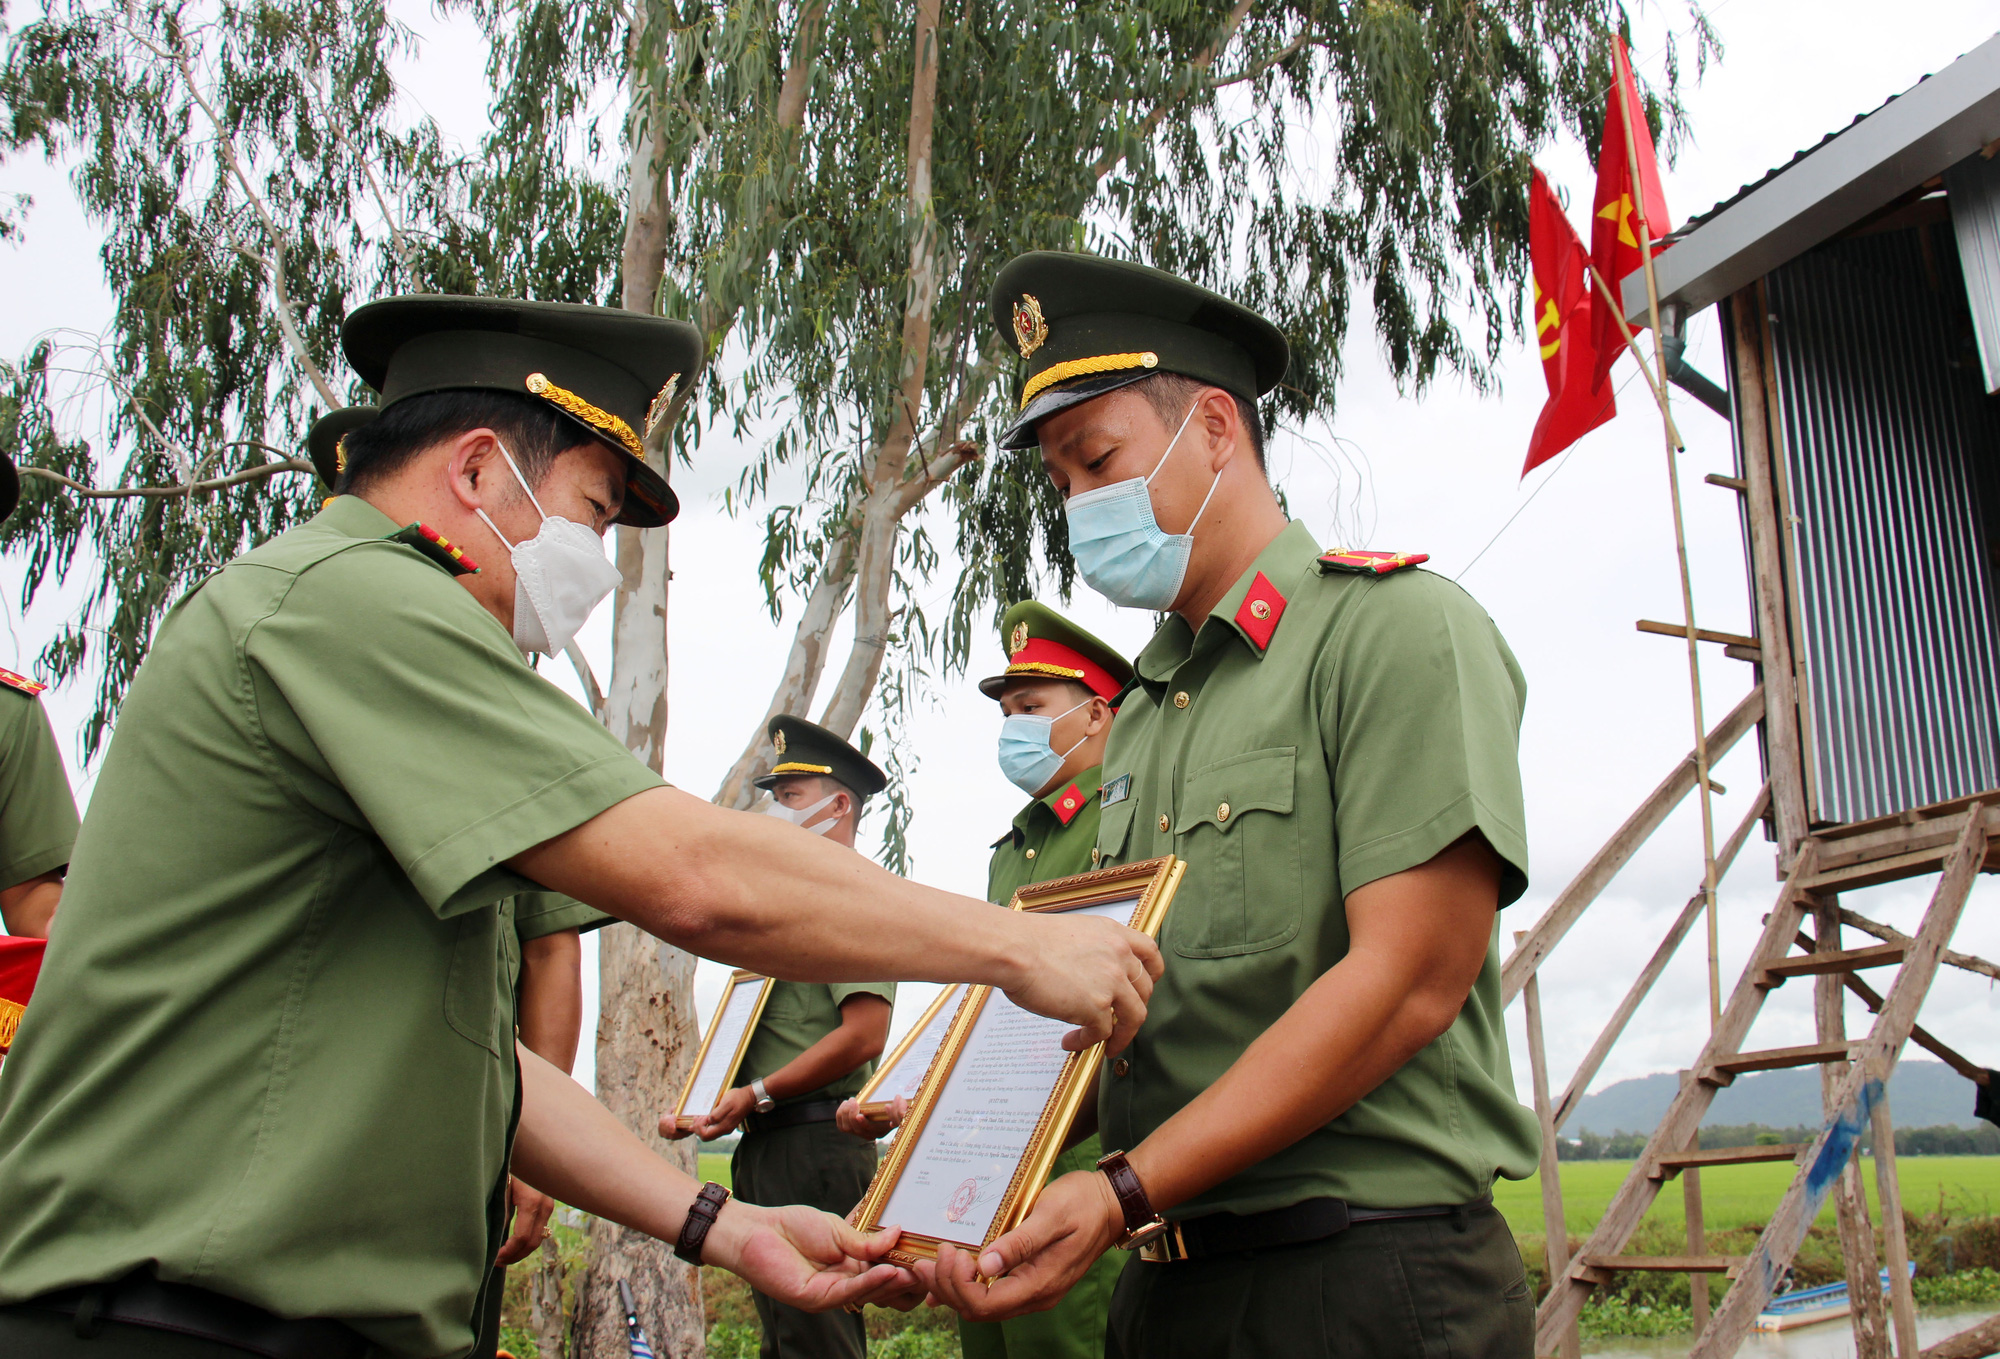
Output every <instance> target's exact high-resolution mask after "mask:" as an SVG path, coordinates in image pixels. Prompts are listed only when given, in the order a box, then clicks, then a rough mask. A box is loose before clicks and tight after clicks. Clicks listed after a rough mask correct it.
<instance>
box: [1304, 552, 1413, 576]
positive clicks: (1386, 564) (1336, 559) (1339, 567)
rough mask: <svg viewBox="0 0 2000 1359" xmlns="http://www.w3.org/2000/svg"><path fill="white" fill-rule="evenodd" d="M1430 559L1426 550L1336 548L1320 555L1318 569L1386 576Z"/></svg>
mask: <svg viewBox="0 0 2000 1359" xmlns="http://www.w3.org/2000/svg"><path fill="white" fill-rule="evenodd" d="M1430 559H1431V554H1430V553H1428V552H1370V551H1367V550H1366V549H1362V548H1356V549H1355V550H1354V551H1352V552H1344V551H1340V550H1338V549H1336V550H1335V551H1332V552H1328V553H1325V554H1324V555H1322V556H1321V557H1320V559H1319V569H1320V570H1321V571H1322V572H1325V573H1332V572H1334V571H1346V572H1349V573H1350V574H1353V575H1357V576H1386V575H1388V574H1389V573H1390V572H1392V571H1400V570H1402V569H1403V568H1404V567H1406V566H1422V565H1423V564H1424V563H1425V562H1427V561H1429V560H1430Z"/></svg>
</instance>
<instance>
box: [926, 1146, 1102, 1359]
mask: <svg viewBox="0 0 2000 1359" xmlns="http://www.w3.org/2000/svg"><path fill="white" fill-rule="evenodd" d="M1103 1154H1104V1151H1103V1149H1102V1148H1101V1147H1100V1146H1099V1145H1098V1141H1097V1139H1096V1138H1095V1137H1088V1138H1085V1139H1084V1140H1083V1141H1081V1142H1079V1143H1077V1144H1076V1145H1075V1146H1073V1147H1071V1148H1070V1149H1069V1150H1068V1151H1066V1152H1064V1153H1063V1154H1062V1155H1060V1156H1058V1157H1057V1158H1056V1163H1055V1165H1054V1166H1052V1167H1050V1169H1049V1178H1050V1179H1051V1180H1053V1179H1056V1178H1057V1177H1058V1176H1062V1175H1067V1174H1069V1173H1070V1172H1071V1171H1072V1170H1095V1169H1096V1168H1097V1158H1098V1157H1100V1156H1102V1155H1103ZM1124 1263H1125V1253H1124V1252H1123V1251H1111V1252H1109V1253H1108V1254H1106V1255H1105V1256H1104V1257H1103V1258H1102V1259H1100V1260H1099V1261H1098V1262H1097V1263H1096V1264H1094V1265H1092V1266H1091V1267H1090V1272H1089V1273H1087V1274H1085V1275H1084V1276H1083V1277H1082V1278H1081V1279H1078V1280H1077V1281H1076V1286H1075V1287H1074V1288H1072V1289H1070V1290H1069V1292H1068V1293H1065V1294H1064V1295H1063V1300H1062V1301H1061V1302H1059V1303H1057V1304H1056V1305H1055V1306H1054V1307H1052V1308H1050V1309H1049V1310H1048V1311H1046V1312H1035V1313H1031V1314H1030V1315H1028V1316H1024V1317H1015V1318H1014V1319H1013V1320H1012V1321H966V1320H965V1319H963V1318H960V1320H959V1323H958V1343H959V1347H960V1348H961V1349H963V1350H964V1351H965V1359H1043V1356H1047V1359H1102V1356H1103V1354H1104V1318H1105V1314H1106V1312H1107V1311H1108V1310H1109V1308H1110V1306H1111V1290H1112V1287H1113V1286H1114V1285H1115V1284H1116V1283H1117V1282H1118V1271H1119V1269H1120V1268H1121V1267H1122V1266H1123V1265H1124Z"/></svg>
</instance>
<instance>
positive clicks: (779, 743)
mask: <svg viewBox="0 0 2000 1359" xmlns="http://www.w3.org/2000/svg"><path fill="white" fill-rule="evenodd" d="M771 749H772V750H774V751H776V752H777V753H778V754H780V755H782V754H784V753H785V733H783V732H782V731H779V732H773V733H772V734H771Z"/></svg>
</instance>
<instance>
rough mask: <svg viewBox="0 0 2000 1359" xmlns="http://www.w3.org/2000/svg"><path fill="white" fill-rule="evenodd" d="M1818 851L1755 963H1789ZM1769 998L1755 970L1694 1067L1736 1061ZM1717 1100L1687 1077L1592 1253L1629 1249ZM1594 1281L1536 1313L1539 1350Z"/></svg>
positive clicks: (1810, 847) (1557, 1290)
mask: <svg viewBox="0 0 2000 1359" xmlns="http://www.w3.org/2000/svg"><path fill="white" fill-rule="evenodd" d="M1818 852H1819V848H1818V845H1817V843H1816V842H1814V841H1812V840H1810V839H1808V840H1805V841H1802V842H1801V843H1800V845H1799V852H1798V854H1797V855H1796V856H1795V857H1794V859H1793V861H1792V867H1791V872H1790V874H1789V875H1788V876H1787V877H1786V879H1785V884H1784V886H1783V888H1782V889H1780V891H1779V893H1778V899H1777V902H1776V903H1775V904H1774V905H1773V906H1772V907H1771V912H1770V914H1769V915H1767V916H1766V917H1765V918H1764V929H1763V932H1762V933H1761V934H1760V935H1759V936H1758V938H1757V943H1756V945H1755V946H1754V947H1753V949H1752V950H1751V953H1750V956H1751V958H1752V959H1753V960H1754V959H1764V958H1782V957H1784V955H1785V953H1786V952H1787V951H1788V950H1789V949H1790V947H1791V939H1792V936H1793V934H1795V933H1796V932H1797V929H1798V923H1799V917H1800V915H1801V914H1802V912H1803V910H1804V906H1803V903H1802V902H1801V899H1800V888H1799V884H1800V883H1801V882H1802V881H1803V880H1804V879H1805V878H1807V877H1809V876H1810V875H1811V874H1812V871H1813V864H1814V861H1815V856H1816V855H1817V854H1818ZM1766 994H1767V993H1766V992H1764V991H1763V990H1761V989H1759V988H1758V987H1757V986H1755V985H1753V984H1752V981H1751V978H1750V975H1749V972H1748V971H1747V970H1746V972H1745V973H1744V975H1743V976H1742V977H1741V978H1739V979H1738V980H1737V983H1736V988H1735V990H1734V991H1732V992H1731V993H1730V997H1729V1003H1728V1004H1727V1005H1726V1006H1724V1007H1723V1010H1722V1018H1721V1020H1720V1021H1719V1022H1717V1024H1716V1025H1715V1027H1714V1029H1713V1030H1712V1031H1711V1032H1710V1033H1709V1035H1708V1041H1707V1043H1705V1044H1703V1046H1702V1050H1701V1055H1700V1056H1699V1057H1698V1058H1696V1060H1695V1069H1696V1070H1701V1069H1703V1068H1704V1067H1707V1066H1710V1065H1712V1064H1713V1063H1715V1062H1716V1061H1717V1060H1719V1059H1721V1058H1724V1057H1729V1056H1733V1055H1734V1054H1735V1053H1736V1051H1737V1049H1739V1048H1741V1047H1742V1046H1743V1036H1744V1035H1745V1034H1746V1033H1748V1032H1749V1031H1750V1025H1751V1024H1752V1023H1753V1022H1754V1021H1755V1020H1756V1018H1757V1013H1758V1011H1759V1010H1761V1009H1762V1008H1763V1006H1764V998H1765V996H1766ZM1714 1102H1715V1086H1713V1085H1711V1084H1709V1083H1707V1082H1704V1081H1697V1080H1693V1079H1683V1081H1682V1082H1681V1088H1680V1093H1679V1094H1677V1095H1675V1096H1674V1102H1673V1103H1672V1104H1671V1105H1669V1106H1668V1108H1667V1112H1666V1116H1665V1117H1663V1118H1662V1119H1661V1120H1660V1123H1659V1126H1658V1127H1656V1128H1654V1129H1653V1135H1652V1137H1651V1138H1649V1139H1648V1140H1647V1142H1646V1146H1645V1150H1643V1151H1642V1152H1641V1153H1640V1154H1639V1159H1638V1160H1637V1161H1635V1162H1633V1164H1632V1169H1631V1170H1630V1171H1629V1172H1628V1173H1627V1174H1626V1176H1625V1182H1624V1183H1623V1184H1621V1185H1620V1186H1619V1187H1618V1192H1617V1193H1616V1194H1614V1195H1612V1196H1611V1203H1610V1205H1609V1206H1608V1207H1607V1208H1606V1209H1605V1210H1604V1214H1603V1216H1602V1217H1600V1218H1599V1219H1598V1222H1597V1230H1595V1231H1593V1232H1592V1233H1591V1234H1590V1239H1589V1240H1588V1241H1586V1242H1585V1243H1584V1246H1583V1250H1582V1251H1581V1252H1579V1253H1580V1254H1585V1255H1613V1254H1616V1253H1617V1252H1618V1251H1620V1250H1622V1249H1623V1248H1624V1246H1625V1244H1626V1243H1627V1242H1629V1241H1630V1240H1631V1239H1632V1233H1633V1232H1634V1231H1635V1230H1636V1229H1637V1228H1638V1226H1639V1222H1640V1219H1642V1218H1644V1217H1645V1215H1646V1210H1647V1209H1648V1208H1650V1207H1652V1206H1653V1200H1654V1198H1655V1197H1657V1196H1658V1194H1659V1192H1660V1181H1659V1180H1657V1179H1655V1178H1653V1175H1652V1167H1654V1166H1655V1165H1657V1164H1659V1162H1660V1160H1661V1158H1662V1157H1666V1156H1673V1155H1677V1154H1679V1153H1681V1152H1684V1151H1686V1150H1687V1146H1688V1142H1689V1141H1690V1140H1691V1139H1692V1138H1693V1137H1694V1134H1695V1130H1696V1129H1698V1128H1699V1127H1700V1126H1701V1119H1702V1115H1703V1114H1705V1113H1707V1112H1708V1109H1709V1106H1710V1105H1711V1104H1713V1103H1714ZM1595 1282H1596V1281H1595V1280H1592V1279H1578V1278H1577V1277H1576V1273H1575V1270H1574V1269H1572V1270H1571V1274H1570V1278H1569V1279H1568V1280H1566V1281H1564V1282H1563V1283H1561V1284H1560V1285H1557V1286H1552V1287H1551V1288H1550V1289H1549V1292H1548V1295H1547V1296H1546V1297H1544V1298H1543V1299H1542V1304H1541V1306H1540V1307H1538V1308H1537V1309H1536V1310H1535V1344H1536V1346H1537V1349H1538V1352H1540V1353H1548V1352H1549V1351H1550V1350H1552V1349H1554V1348H1555V1342H1556V1338H1557V1337H1558V1336H1560V1335H1561V1334H1562V1332H1563V1330H1564V1328H1565V1327H1567V1326H1568V1325H1569V1323H1570V1321H1571V1320H1572V1319H1574V1318H1576V1317H1577V1316H1579V1315H1580V1314H1581V1313H1582V1311H1583V1302H1584V1299H1585V1298H1586V1297H1588V1296H1589V1294H1590V1286H1591V1285H1592V1284H1593V1283H1595Z"/></svg>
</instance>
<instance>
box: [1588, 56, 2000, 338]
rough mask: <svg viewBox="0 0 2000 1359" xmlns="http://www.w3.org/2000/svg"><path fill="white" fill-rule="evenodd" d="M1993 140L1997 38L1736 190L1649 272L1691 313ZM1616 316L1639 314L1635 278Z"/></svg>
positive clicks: (1997, 122)
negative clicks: (1654, 273) (1623, 305)
mask: <svg viewBox="0 0 2000 1359" xmlns="http://www.w3.org/2000/svg"><path fill="white" fill-rule="evenodd" d="M1995 139H2000V36H1995V37H1993V38H1989V39H1988V40H1987V41H1985V42H1983V43H1981V44H1980V45H1979V46H1978V47H1975V48H1973V49H1972V50H1971V51H1970V52H1967V53H1966V54H1965V55H1964V56H1962V57H1960V58H1959V59H1958V60H1957V61H1954V62H1952V63H1951V64H1950V65H1949V66H1946V67H1944V68H1943V69H1942V70H1939V71H1936V72H1934V73H1932V74H1931V75H1928V76H1925V77H1924V78H1923V79H1922V80H1920V81H1918V82H1917V83H1916V84H1915V85H1912V86H1911V87H1910V88H1909V89H1907V90H1905V91H1903V92H1902V93H1901V94H1899V95H1897V96H1896V97H1894V98H1893V99H1889V100H1886V101H1884V102H1883V103H1882V104H1880V105H1878V106H1877V107H1876V108H1874V109H1872V110H1870V111H1869V112H1867V113H1865V114H1863V115H1861V116H1860V117H1858V118H1856V119H1855V120H1854V121H1853V122H1851V123H1849V124H1848V125H1847V126H1846V127H1844V128H1841V129H1840V130H1839V131H1838V132H1835V133H1832V134H1831V135H1829V136H1827V137H1825V138H1822V139H1821V140H1820V141H1819V142H1818V143H1816V144H1815V145H1813V146H1810V147H1808V148H1806V149H1805V150H1803V151H1801V152H1799V153H1798V154H1797V155H1796V156H1793V157H1792V158H1791V159H1790V160H1789V161H1787V162H1785V163H1784V164H1783V165H1781V166H1778V167H1777V168H1776V169H1774V170H1772V171H1771V172H1770V173H1769V174H1767V175H1765V176H1764V177H1763V178H1762V179H1760V180H1758V181H1757V182H1756V183H1754V184H1746V185H1744V186H1743V188H1742V189H1740V190H1739V191H1738V192H1737V193H1735V194H1734V195H1732V196H1731V197H1729V198H1727V199H1724V200H1723V201H1722V202H1720V203H1717V204H1716V205H1715V206H1714V207H1712V208H1710V209H1709V210H1708V211H1707V212H1705V213H1703V214H1702V215H1701V216H1699V217H1697V218H1695V219H1694V220H1692V221H1691V222H1689V223H1688V224H1687V225H1686V226H1684V227H1682V228H1681V230H1679V231H1678V232H1675V233H1674V235H1673V236H1672V237H1671V238H1670V239H1671V240H1672V241H1673V248H1672V249H1671V250H1668V251H1666V252H1664V253H1663V254H1662V255H1661V256H1660V258H1659V263H1658V266H1657V269H1656V272H1657V274H1658V276H1659V284H1660V300H1661V302H1662V303H1678V304H1680V305H1681V306H1683V307H1685V308H1686V309H1687V310H1688V311H1690V312H1695V311H1699V310H1701V309H1702V308H1703V307H1706V306H1708V305H1709V304H1711V303H1713V302H1716V301H1719V300H1720V299H1722V298H1724V297H1726V296H1728V295H1729V294H1731V293H1733V292H1735V291H1736V290H1737V289H1739V288H1741V287H1743V286H1745V285H1746V284H1748V283H1751V282H1753V281H1754V280H1756V279H1758V278H1761V277H1762V276H1763V275H1765V274H1767V273H1769V272H1770V271H1771V270H1773V269H1775V268H1777V267H1778V266H1779V265H1781V264H1784V263H1785V262H1786V261H1788V260H1792V259H1795V258H1797V257H1798V256H1799V255H1801V254H1803V253H1805V252H1806V251H1808V250H1810V249H1812V248H1813V247H1814V246H1816V245H1819V244H1821V243H1822V242H1824V241H1826V240H1829V239H1831V238H1832V237H1834V236H1836V235H1838V234H1839V233H1840V232H1841V231H1843V230H1845V229H1846V228H1848V227H1850V226H1852V225H1853V224H1854V223H1856V222H1858V221H1860V220H1861V219H1862V218H1864V217H1866V216H1867V215H1868V214H1869V213H1871V212H1873V211H1875V210H1876V209H1878V208H1880V207H1882V206H1884V205H1885V204H1887V203H1889V202H1890V201H1892V200H1893V199H1895V198H1897V197H1899V196H1900V195H1902V194H1904V193H1907V192H1908V191H1909V190H1910V189H1913V188H1915V187H1916V186H1918V185H1919V184H1922V183H1923V182H1924V181H1925V180H1927V179H1929V178H1931V177H1932V176H1933V175H1938V174H1942V173H1943V172H1944V171H1945V170H1946V169H1947V168H1949V167H1950V166H1952V165H1955V164H1957V163H1958V162H1959V161H1961V160H1963V159H1965V157H1967V156H1969V155H1971V154H1973V153H1974V152H1976V151H1978V150H1979V149H1980V148H1981V147H1983V146H1985V145H1986V144H1988V143H1989V142H1992V141H1994V140H1995ZM1623 288H1624V297H1623V300H1624V303H1625V310H1626V315H1627V316H1628V317H1630V318H1631V319H1632V320H1634V321H1637V320H1640V319H1642V318H1643V317H1644V316H1645V313H1646V286H1645V280H1644V279H1643V278H1642V277H1640V276H1639V275H1637V274H1636V273H1635V274H1633V275H1632V276H1629V277H1627V278H1626V279H1625V280H1624V281H1623Z"/></svg>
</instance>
